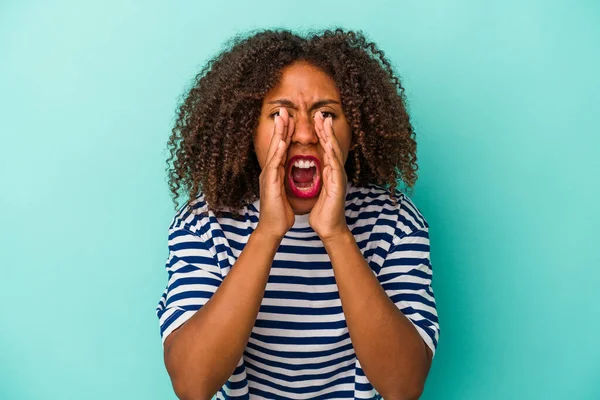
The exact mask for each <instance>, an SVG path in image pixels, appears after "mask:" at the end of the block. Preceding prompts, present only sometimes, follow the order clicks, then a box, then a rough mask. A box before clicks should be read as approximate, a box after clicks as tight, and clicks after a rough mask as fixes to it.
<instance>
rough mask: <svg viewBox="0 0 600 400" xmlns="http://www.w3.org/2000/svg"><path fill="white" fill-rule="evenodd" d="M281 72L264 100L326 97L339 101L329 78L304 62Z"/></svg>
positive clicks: (333, 83) (334, 85) (337, 93)
mask: <svg viewBox="0 0 600 400" xmlns="http://www.w3.org/2000/svg"><path fill="white" fill-rule="evenodd" d="M281 72H282V77H281V80H280V81H279V83H278V84H277V85H276V86H275V87H274V88H273V89H271V90H270V91H269V92H268V93H267V95H266V96H265V100H269V99H272V98H276V97H290V98H291V97H300V98H307V99H312V98H318V97H328V98H332V99H334V100H339V97H340V95H339V91H338V88H337V86H336V84H335V82H334V80H333V79H332V78H331V76H329V75H328V74H327V73H326V72H325V71H323V70H322V69H320V68H318V67H315V66H314V65H312V64H309V63H307V62H306V61H296V62H295V63H293V64H290V65H288V66H286V67H284V68H283V69H282V71H281Z"/></svg>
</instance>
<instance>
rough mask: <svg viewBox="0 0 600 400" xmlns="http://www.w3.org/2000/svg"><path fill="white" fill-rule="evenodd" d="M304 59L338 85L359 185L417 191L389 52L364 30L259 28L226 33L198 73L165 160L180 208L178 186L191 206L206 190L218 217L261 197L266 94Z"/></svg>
mask: <svg viewBox="0 0 600 400" xmlns="http://www.w3.org/2000/svg"><path fill="white" fill-rule="evenodd" d="M300 60H302V61H307V62H310V63H311V64H313V65H314V66H316V67H319V68H321V69H322V70H323V71H325V72H326V73H327V74H329V75H330V76H331V77H332V78H333V80H334V81H335V83H336V85H337V88H338V89H339V92H340V98H341V102H342V109H343V111H344V114H345V115H346V119H347V121H348V123H349V125H350V128H351V132H352V138H353V145H352V147H351V148H350V151H349V154H348V159H347V161H346V165H345V170H346V173H347V175H348V179H351V180H352V182H353V183H354V184H355V185H358V186H366V185H367V184H375V185H382V186H384V187H386V188H388V190H389V192H390V197H391V198H392V194H393V193H394V191H395V190H396V186H397V183H398V180H399V179H400V180H402V181H403V182H404V183H405V185H406V186H407V188H408V189H410V188H412V186H413V185H414V183H415V181H416V179H417V174H416V171H417V163H416V160H417V157H416V142H415V138H414V137H415V134H414V131H413V128H412V126H411V123H410V121H409V116H408V113H407V110H406V107H405V103H406V96H405V95H404V88H403V87H402V84H401V82H400V80H399V78H398V77H397V76H396V75H395V74H394V71H393V69H392V66H391V65H390V63H389V61H388V60H387V59H386V58H385V57H384V53H383V51H381V50H379V49H378V48H377V46H376V45H375V44H374V43H372V42H369V41H367V40H366V39H365V37H364V35H363V33H362V32H361V31H357V32H353V31H345V30H343V29H335V30H334V31H332V30H325V31H324V32H322V33H321V32H319V33H310V34H308V35H305V36H304V37H303V36H300V35H298V34H294V33H292V32H291V31H289V30H283V29H276V30H260V31H254V32H253V33H252V34H251V35H249V36H248V35H246V34H240V35H237V36H234V37H233V38H232V39H231V40H229V41H228V42H227V43H226V49H225V50H224V51H222V52H220V53H219V54H218V55H216V56H215V57H213V58H212V59H211V60H209V61H208V63H207V64H206V65H205V66H204V68H203V69H202V70H201V71H200V73H198V75H197V76H196V78H195V79H194V83H193V86H192V88H191V89H190V90H189V92H188V93H187V95H186V96H185V97H184V99H183V102H182V103H181V105H180V106H179V110H178V116H177V120H176V123H175V126H174V127H173V130H172V134H171V137H170V139H169V142H168V149H169V152H170V156H169V157H168V160H167V165H168V166H167V172H168V177H169V187H170V190H171V194H172V197H173V202H174V203H175V205H176V206H177V198H178V197H179V194H180V193H179V192H180V190H181V189H184V191H185V192H187V193H186V194H187V195H188V196H189V198H188V200H187V203H186V204H187V205H190V204H191V203H192V202H193V200H194V199H195V198H196V197H197V196H198V194H199V191H200V190H202V192H203V194H204V197H205V200H206V202H207V204H208V207H209V209H210V210H212V211H213V212H215V213H217V214H218V215H221V214H222V213H223V211H225V210H226V209H229V211H230V212H233V213H234V214H236V215H237V214H238V213H237V211H236V210H240V209H241V208H243V206H244V205H245V204H248V203H251V202H253V201H255V200H256V199H258V196H259V193H260V191H259V179H258V178H259V174H260V172H261V169H260V166H259V163H258V160H257V158H256V153H255V152H254V146H253V143H252V134H253V132H254V130H255V129H256V127H257V126H258V120H259V115H260V110H261V107H262V101H263V98H264V97H265V95H266V93H267V92H268V91H269V90H270V89H272V88H273V87H274V86H276V85H277V83H278V82H279V80H280V78H281V75H282V73H281V71H282V69H283V67H285V66H287V65H289V64H292V63H293V62H295V61H300ZM171 163H172V165H171ZM392 200H394V199H393V198H392Z"/></svg>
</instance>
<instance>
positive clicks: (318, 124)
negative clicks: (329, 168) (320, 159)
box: [314, 111, 329, 167]
mask: <svg viewBox="0 0 600 400" xmlns="http://www.w3.org/2000/svg"><path fill="white" fill-rule="evenodd" d="M314 119H315V131H316V132H317V136H318V137H319V142H320V143H321V147H323V152H324V153H325V166H326V165H327V164H329V161H328V159H327V151H326V147H327V139H326V137H325V131H324V126H323V121H324V120H323V116H322V114H321V112H320V111H317V113H316V114H315V117H314ZM325 166H324V167H325Z"/></svg>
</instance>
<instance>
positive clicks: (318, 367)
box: [156, 182, 439, 399]
mask: <svg viewBox="0 0 600 400" xmlns="http://www.w3.org/2000/svg"><path fill="white" fill-rule="evenodd" d="M394 196H395V197H396V199H397V204H396V205H394V204H393V203H392V201H391V200H390V198H389V195H388V191H387V189H385V188H383V187H381V186H376V185H368V186H367V187H357V186H354V185H353V184H352V183H351V182H349V183H348V188H347V192H346V202H345V215H346V222H347V224H348V227H349V228H350V230H351V231H352V234H353V235H354V238H355V240H356V243H357V244H358V247H359V248H360V251H361V253H362V254H363V256H364V257H365V260H366V261H367V262H368V265H369V267H370V268H371V270H372V272H373V274H374V275H375V276H376V277H377V280H378V281H379V283H380V284H381V286H382V287H383V289H384V290H385V292H386V294H387V295H388V296H389V297H390V298H391V300H392V301H393V302H394V303H395V304H396V306H397V307H398V308H399V309H400V310H401V311H402V313H403V314H404V315H405V316H406V317H407V318H408V319H409V320H410V321H411V322H412V323H413V325H414V326H415V328H416V330H417V331H418V332H419V334H420V335H421V337H422V339H423V340H424V342H425V344H426V345H427V346H429V348H430V349H431V351H432V352H433V353H434V354H435V350H436V347H437V343H438V339H439V324H438V318H437V311H436V304H435V298H434V294H433V289H432V286H431V281H432V270H431V264H430V256H429V234H428V224H427V222H426V221H425V219H424V218H423V216H422V215H421V213H420V212H419V211H418V210H417V208H416V207H415V205H414V204H413V203H412V202H411V200H410V199H409V198H408V197H407V196H406V195H405V194H403V193H401V192H400V191H396V192H395V194H394ZM192 208H195V209H198V210H199V211H202V213H201V214H199V215H195V214H193V213H191V212H190V208H189V207H187V206H184V207H182V208H180V210H179V211H178V212H177V213H176V215H175V217H174V218H173V221H172V223H171V225H170V227H169V255H168V259H167V261H166V269H167V273H168V284H167V287H166V289H165V291H164V293H163V294H162V296H161V298H160V301H159V303H158V307H157V308H156V314H157V316H158V318H159V325H160V333H161V336H162V341H163V343H164V340H165V339H166V337H167V336H168V335H169V334H170V333H171V332H173V330H175V329H176V328H177V327H179V326H181V325H182V324H183V323H184V322H185V321H187V320H188V319H189V318H190V317H191V316H192V315H193V314H194V313H195V312H196V311H197V310H198V309H199V308H200V307H202V306H203V305H204V304H205V303H206V302H207V301H208V300H209V299H210V298H211V296H212V295H213V294H214V293H215V292H216V290H217V289H218V288H219V285H220V284H221V282H223V279H224V278H225V277H226V276H227V274H228V273H229V272H230V270H231V268H235V261H236V260H237V258H238V257H239V255H240V253H241V252H242V250H243V249H244V245H245V244H246V243H247V241H248V238H249V236H250V234H251V233H252V232H253V231H254V229H255V228H256V226H257V223H258V219H259V213H260V201H259V200H257V201H255V202H254V203H252V204H248V205H247V206H245V207H244V208H243V210H241V214H242V216H243V218H242V219H239V218H238V219H233V218H227V216H224V217H221V218H217V217H216V216H215V214H214V213H212V212H209V211H208V209H207V207H206V203H205V201H204V196H203V194H202V193H200V194H199V195H198V197H197V198H196V199H195V203H194V204H193V205H192ZM295 218H296V220H295V223H294V226H293V227H292V228H291V229H290V230H289V231H288V233H287V234H286V235H285V236H284V238H283V240H282V241H281V244H280V246H279V248H278V250H277V253H276V255H275V258H274V260H273V263H272V266H271V270H270V274H269V278H268V283H267V286H266V288H265V293H264V296H263V299H262V303H261V306H260V310H259V313H258V316H257V318H256V321H255V324H254V327H253V329H252V333H251V335H250V338H249V341H248V344H247V346H246V349H245V350H244V353H243V356H242V358H241V359H240V361H239V363H238V364H237V368H236V369H235V370H234V372H233V374H232V375H231V377H230V378H229V380H228V381H227V382H226V384H225V385H223V387H222V388H221V389H220V390H219V391H218V392H217V394H216V398H217V399H259V398H266V399H314V398H319V399H333V398H335V399H380V398H381V396H380V395H379V394H378V393H377V391H376V390H375V389H374V388H373V386H372V385H371V384H370V383H369V381H368V379H367V377H366V376H365V373H364V372H363V370H362V368H361V365H360V363H359V361H358V359H357V358H356V355H355V352H354V348H353V346H352V342H351V341H350V335H349V333H348V327H347V325H346V320H345V317H344V313H343V310H342V303H341V301H340V297H339V292H338V288H337V285H336V281H335V277H334V273H333V269H332V265H331V261H330V259H329V256H328V255H327V252H326V251H325V248H324V247H323V243H322V242H321V240H320V239H319V237H318V236H317V234H316V233H315V231H314V230H313V229H312V228H311V227H310V225H309V224H308V214H305V215H296V216H295Z"/></svg>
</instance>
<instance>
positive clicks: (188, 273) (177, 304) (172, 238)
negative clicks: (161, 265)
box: [156, 224, 223, 344]
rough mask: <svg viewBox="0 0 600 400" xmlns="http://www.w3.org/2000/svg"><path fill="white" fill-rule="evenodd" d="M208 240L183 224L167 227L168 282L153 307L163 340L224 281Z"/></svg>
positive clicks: (206, 300)
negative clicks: (154, 307)
mask: <svg viewBox="0 0 600 400" xmlns="http://www.w3.org/2000/svg"><path fill="white" fill-rule="evenodd" d="M210 243H212V241H210V240H209V239H208V238H207V236H206V235H201V234H197V233H193V232H191V231H190V230H188V229H187V228H185V226H181V225H180V226H178V225H177V224H172V227H171V228H170V229H169V255H168V258H167V261H166V264H165V268H166V270H167V273H168V283H167V287H166V289H165V290H164V292H163V294H162V296H161V297H160V300H159V302H158V306H157V307H156V315H157V317H158V319H159V325H160V334H161V338H162V342H163V344H164V342H165V339H166V338H167V336H168V335H169V334H170V333H171V332H173V331H174V330H175V329H177V328H178V327H180V326H181V325H182V324H183V323H184V322H186V321H187V320H188V319H190V318H191V317H192V315H194V313H195V312H196V311H198V310H199V309H200V308H201V307H202V306H203V305H204V304H206V302H208V300H209V299H210V298H211V297H212V295H213V294H214V293H215V292H216V291H217V288H218V287H219V286H220V284H221V282H222V281H223V278H222V275H221V270H220V268H219V265H218V263H217V260H216V258H215V256H214V254H213V253H212V252H211V250H210V249H211V244H210Z"/></svg>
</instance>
